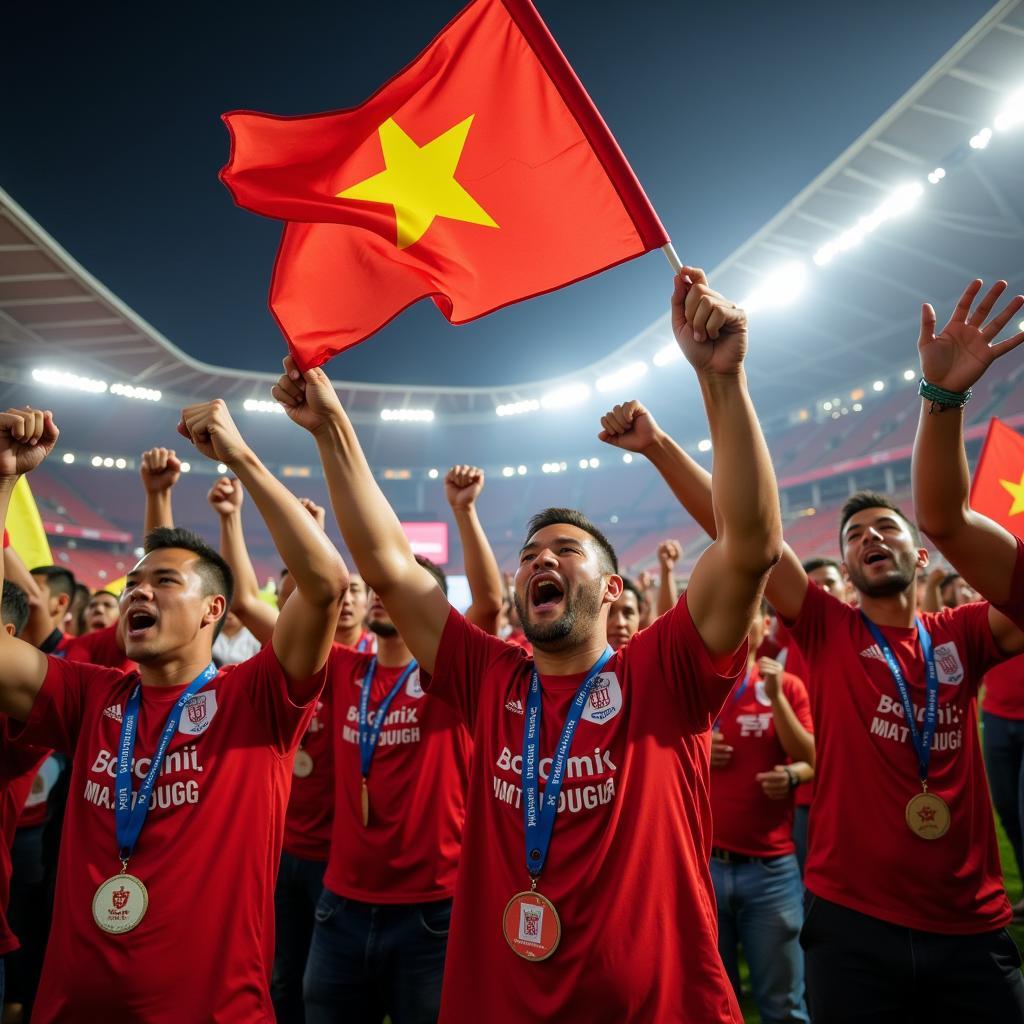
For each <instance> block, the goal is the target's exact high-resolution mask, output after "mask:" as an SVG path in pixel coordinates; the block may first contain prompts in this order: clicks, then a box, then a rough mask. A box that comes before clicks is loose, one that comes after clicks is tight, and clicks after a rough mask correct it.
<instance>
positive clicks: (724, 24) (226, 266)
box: [0, 0, 990, 385]
mask: <svg viewBox="0 0 1024 1024" xmlns="http://www.w3.org/2000/svg"><path fill="white" fill-rule="evenodd" d="M460 6H461V5H460V4H459V3H458V2H445V0H420V2H413V0H373V2H370V3H363V4H353V3H346V2H338V3H333V4H327V3H303V2H298V3H290V4H278V5H271V4H267V3H257V4H235V3H218V4H198V3H179V4H175V5H161V6H160V7H157V6H155V5H143V4H132V5H129V4H121V3H112V4H103V5H100V4H76V5H71V4H63V3H62V4H38V3H37V4H27V3H23V4H12V5H8V6H7V8H6V9H5V13H4V29H3V32H4V42H5V45H4V58H3V61H2V66H0V80H2V88H3V92H2V94H3V96H4V103H3V108H2V115H0V116H2V122H0V185H2V186H3V188H5V189H6V190H7V191H8V192H9V193H10V194H11V195H12V196H13V197H14V199H15V200H16V201H17V202H19V203H20V204H21V205H22V206H24V207H25V208H26V209H27V210H28V212H29V213H30V214H31V215H32V216H33V217H34V218H35V219H36V220H38V221H39V222H40V223H41V224H42V225H43V227H44V228H45V229H46V230H47V231H49V232H50V233H51V234H52V235H53V236H54V237H55V238H56V239H57V240H58V241H59V242H60V243H61V244H62V245H64V246H65V247H66V248H67V249H68V250H69V251H70V252H71V254H72V255H73V256H75V257H76V258H77V259H78V260H79V261H81V262H82V263H83V264H84V265H85V267H86V268H87V269H89V270H90V271H91V272H92V273H93V274H95V275H96V276H97V277H98V278H99V279H100V280H101V281H103V282H104V283H105V284H106V285H107V286H108V287H109V288H111V289H112V290H113V291H114V292H115V293H117V294H118V295H119V296H120V297H121V298H122V299H124V300H125V301H126V302H127V303H128V304H129V305H130V306H132V307H133V308H134V309H135V310H136V311H137V312H139V313H140V314H141V315H142V316H144V317H145V318H147V319H148V320H149V321H150V322H151V323H153V324H154V325H155V326H156V327H157V328H158V329H159V330H161V331H163V332H164V333H165V334H166V335H167V336H168V337H169V338H170V339H171V340H172V341H173V342H175V343H176V344H177V345H178V346H180V347H181V348H182V349H184V350H185V351H187V352H189V353H190V354H192V355H195V356H197V357H198V358H201V359H204V360H206V361H208V362H212V363H219V364H222V365H229V366H239V367H244V368H248V369H263V370H276V368H277V367H278V366H279V360H280V358H281V356H282V355H283V354H284V344H283V339H282V338H281V336H280V334H279V332H278V329H277V327H276V326H275V324H274V322H273V320H272V318H271V316H270V314H269V312H268V310H267V306H266V292H267V285H268V281H269V276H270V270H271V266H272V263H273V258H274V253H275V249H276V245H277V240H278V237H279V234H280V225H279V224H277V223H276V222H272V221H268V220H264V219H262V218H260V217H257V216H255V215H253V214H249V213H246V212H244V211H241V210H239V209H237V208H235V206H234V205H233V203H232V201H231V199H230V197H229V196H228V194H227V192H226V190H225V189H224V188H223V187H222V186H221V184H220V183H219V181H218V180H217V171H218V170H219V168H220V167H221V166H222V164H223V163H224V161H225V160H226V157H227V133H226V131H225V129H224V128H223V126H222V124H221V121H220V114H221V113H222V112H224V111H226V110H230V109H234V108H239V107H244V108H250V109H255V110H264V111H267V112H272V113H280V114H299V113H311V112H315V111H318V110H326V109H333V108H338V107H344V106H350V105H354V104H357V103H359V102H360V101H361V100H362V99H364V98H365V97H366V96H368V95H369V94H370V93H371V92H372V91H374V90H375V89H376V88H377V87H378V86H379V85H380V84H381V83H383V82H384V81H385V80H386V79H387V78H389V77H390V76H391V75H393V74H394V73H395V72H396V71H398V70H399V69H400V68H401V67H402V66H403V65H404V64H405V63H406V62H407V61H408V60H410V59H411V58H412V57H414V56H415V55H416V54H417V53H418V52H419V50H420V49H421V48H422V47H423V46H425V45H426V44H427V43H428V42H429V41H430V40H431V39H432V38H433V36H434V35H435V34H436V32H437V31H438V30H439V29H440V28H441V27H442V26H443V25H444V24H445V22H446V21H447V20H448V19H449V18H450V17H451V16H452V15H454V14H455V13H456V12H457V11H458V9H459V7H460ZM989 6H990V4H989V3H987V2H986V0H902V2H901V3H899V4H893V3H891V2H888V3H884V4H883V3H880V2H878V0H872V2H869V3H860V4H845V3H844V4H839V3H828V2H826V3H822V2H820V0H818V2H808V0H790V2H788V3H785V4H768V3H737V2H732V3H728V2H718V3H715V4H690V3H683V2H678V0H677V2H674V3H670V2H665V0H632V2H629V3H625V2H622V0H619V2H615V3H612V2H607V0H595V2H591V3H583V2H580V0H561V2H553V0H540V2H539V3H538V7H539V9H540V11H541V13H542V15H543V16H544V18H545V19H546V21H547V22H548V25H549V26H550V28H551V30H552V32H553V33H554V35H555V37H556V39H557V40H558V41H559V43H560V44H561V46H562V48H563V50H564V51H565V53H566V55H567V56H568V58H569V60H570V61H571V62H572V64H573V66H574V67H575V69H576V71H577V73H578V74H579V76H580V77H581V79H582V80H583V83H584V85H585V86H586V87H587V89H588V90H589V92H590V94H591V96H592V97H593V99H594V100H595V102H596V103H597V105H598V107H599V109H600V110H601V112H602V113H603V114H604V116H605V119H606V120H607V122H608V123H609V125H610V127H611V129H612V131H613V132H614V133H615V135H616V137H617V138H618V140H619V142H620V144H621V145H622V148H623V149H624V151H625V153H626V155H627V156H628V157H629V159H630V160H631V162H632V164H633V167H634V169H635V170H636V172H637V175H638V177H639V178H640V181H641V182H642V183H643V185H644V186H645V188H646V189H647V192H648V195H649V196H650V198H651V200H652V202H653V204H654V206H655V208H656V209H657V210H658V212H659V214H660V216H661V218H662V220H663V221H664V223H665V225H666V227H667V228H668V230H669V232H670V234H671V235H672V237H673V240H674V241H675V244H676V248H677V249H678V250H679V252H680V255H681V256H682V257H683V259H684V261H689V262H694V263H698V264H703V265H705V266H708V267H710V266H713V265H714V264H715V263H716V262H717V261H718V260H720V259H722V258H723V257H724V256H726V255H727V254H728V253H729V252H730V251H731V250H732V249H733V248H735V247H736V246H737V245H739V244H740V243H741V242H743V241H744V239H746V238H747V237H748V236H749V235H750V234H751V233H752V232H753V231H755V230H756V229H757V228H758V227H760V226H761V224H763V223H764V221H766V220H767V219H768V218H769V217H771V216H772V215H773V214H774V213H775V212H776V211H777V210H778V208H779V207H781V206H782V205H784V204H785V203H786V202H787V201H788V200H789V199H790V198H791V197H792V196H793V195H794V194H795V193H796V192H798V191H799V190H800V189H801V188H802V187H803V186H804V185H805V184H807V182H808V181H810V180H811V179H812V178H813V177H814V176H815V175H816V174H817V173H818V172H819V171H821V170H822V169H823V168H824V167H825V166H826V164H828V163H829V162H830V161H832V160H833V159H834V158H835V157H836V156H837V155H838V154H839V153H840V152H841V151H842V150H843V149H844V148H845V147H846V146H847V145H849V144H850V143H851V142H852V141H853V140H854V139H856V138H857V137H858V136H859V135H860V134H861V133H862V132H863V131H864V130H865V129H866V128H867V127H868V126H869V125H870V124H871V123H872V122H873V121H874V120H875V119H876V118H877V117H878V116H879V115H881V114H882V113H883V112H884V111H885V110H886V109H887V108H888V107H889V106H890V105H891V104H892V103H893V102H894V101H895V100H896V99H897V98H898V97H899V96H900V95H901V94H902V93H903V92H904V91H905V90H906V89H907V88H908V87H909V86H910V85H912V84H913V83H914V82H915V81H916V80H917V79H918V78H919V77H920V76H921V75H922V74H923V73H924V72H925V71H926V70H927V69H928V68H929V67H930V66H931V65H932V64H933V63H934V62H935V61H936V60H937V59H938V58H939V57H941V56H942V54H943V53H945V51H946V50H947V49H949V48H950V47H951V46H952V45H953V44H954V43H955V42H956V41H957V39H958V38H959V37H960V36H961V35H962V34H963V33H964V32H965V31H966V30H967V29H968V28H970V26H971V25H972V24H973V23H974V22H975V21H976V20H977V19H978V18H980V17H981V16H982V15H983V14H984V13H985V11H986V10H987V9H988V8H989ZM670 290H671V280H670V277H669V270H668V266H667V264H666V263H665V261H664V258H663V257H662V256H661V255H660V254H658V253H654V254H650V255H648V256H647V257H645V258H643V259H641V260H638V261H635V262H633V263H631V264H628V265H626V266H624V267H621V268H619V269H617V270H614V271H611V272H609V273H607V274H604V275H601V276H599V277H597V278H595V279H591V280H590V281H586V282H583V283H581V284H579V285H576V286H574V287H572V288H569V289H567V290H563V291H561V292H558V293H555V294H553V295H549V296H546V297H542V298H540V299H536V300H533V301H531V302H528V303H525V304H521V305H519V306H515V307H512V308H510V309H507V310H504V311H501V312H499V313H497V314H494V315H492V316H490V317H487V318H486V319H484V320H482V321H479V322H477V323H474V324H470V325H466V326H463V327H451V326H449V325H448V324H447V323H446V322H445V321H444V319H443V318H442V317H441V315H440V313H439V312H438V311H437V310H436V309H435V308H434V306H433V305H432V304H431V303H429V302H426V303H421V304H420V305H419V306H418V307H416V308H414V309H412V310H409V311H407V312H406V313H404V314H403V315H402V316H401V317H399V318H398V320H397V321H395V322H394V323H393V324H391V325H390V326H389V327H388V328H386V329H385V330H384V331H382V332H381V333H380V334H378V335H376V336H375V337H374V338H373V339H371V340H370V341H369V342H367V343H365V344H364V345H362V346H360V347H358V348H356V349H354V350H351V351H349V352H347V353H345V354H343V355H342V356H339V357H337V358H336V359H335V360H334V361H333V362H332V363H331V364H330V367H329V369H330V372H331V375H332V376H333V377H335V378H339V379H341V378H344V379H355V380H369V381H381V382H406V383H424V384H438V385H440V384H455V385H469V384H478V385H486V384H498V383H502V382H510V381H528V380H533V379H539V378H545V377H550V376H553V375H556V374H560V373H567V372H571V371H572V370H573V369H575V368H576V367H578V366H580V365H583V364H586V363H589V362H591V361H593V360H594V359H596V358H598V357H600V356H602V355H605V354H607V353H608V352H610V351H611V350H613V349H614V348H616V347H617V346H618V345H619V344H621V343H622V342H623V341H625V340H626V339H627V338H629V337H630V336H632V335H633V334H634V333H636V331H638V330H639V329H641V328H643V327H644V326H645V325H646V324H648V323H649V322H650V321H651V320H653V319H654V318H655V317H657V316H658V315H660V314H661V313H662V312H663V310H664V308H665V306H666V304H667V298H668V294H669V292H670Z"/></svg>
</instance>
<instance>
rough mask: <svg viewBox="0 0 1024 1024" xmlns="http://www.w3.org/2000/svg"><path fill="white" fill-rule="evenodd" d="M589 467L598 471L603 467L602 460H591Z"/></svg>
mask: <svg viewBox="0 0 1024 1024" xmlns="http://www.w3.org/2000/svg"><path fill="white" fill-rule="evenodd" d="M588 465H589V466H590V468H591V469H597V467H598V466H600V465H601V460H600V459H591V460H590V461H589V463H588Z"/></svg>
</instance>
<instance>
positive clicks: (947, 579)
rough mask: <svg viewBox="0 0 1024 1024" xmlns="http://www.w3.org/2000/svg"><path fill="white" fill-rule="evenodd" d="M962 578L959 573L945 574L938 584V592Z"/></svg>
mask: <svg viewBox="0 0 1024 1024" xmlns="http://www.w3.org/2000/svg"><path fill="white" fill-rule="evenodd" d="M962 578H963V577H961V575H960V573H958V572H949V573H946V575H945V576H943V577H942V582H941V583H940V584H939V590H945V589H946V587H948V586H949V585H950V583H956V581H957V580H959V579H962Z"/></svg>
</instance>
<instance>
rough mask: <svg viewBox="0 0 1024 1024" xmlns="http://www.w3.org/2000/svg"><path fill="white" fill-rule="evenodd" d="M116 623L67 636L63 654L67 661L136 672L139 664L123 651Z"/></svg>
mask: <svg viewBox="0 0 1024 1024" xmlns="http://www.w3.org/2000/svg"><path fill="white" fill-rule="evenodd" d="M117 627H118V623H116V622H115V623H114V624H113V625H111V626H105V627H104V628H103V629H96V630H93V631H92V632H91V633H83V634H82V635H81V636H69V637H68V643H67V647H66V648H65V653H64V656H65V657H66V658H67V659H68V661H87V662H88V663H89V664H90V665H102V666H104V667H105V668H116V669H119V670H120V671H122V672H137V671H138V668H139V666H138V665H136V664H135V662H134V661H132V660H131V658H129V657H128V656H127V655H126V654H125V653H124V647H123V646H122V645H121V640H120V638H119V637H118V634H117Z"/></svg>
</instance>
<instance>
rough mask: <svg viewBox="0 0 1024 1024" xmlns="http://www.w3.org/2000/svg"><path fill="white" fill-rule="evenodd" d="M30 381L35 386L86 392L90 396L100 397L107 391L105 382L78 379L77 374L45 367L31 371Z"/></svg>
mask: <svg viewBox="0 0 1024 1024" xmlns="http://www.w3.org/2000/svg"><path fill="white" fill-rule="evenodd" d="M32 379H33V380H34V381H35V382H36V383H37V384H48V385H49V386H50V387H54V388H69V389H70V390H72V391H86V392H88V393H89V394H92V395H102V394H103V393H104V392H105V391H106V390H107V382H106V381H105V380H96V379H95V378H93V377H80V376H79V375H78V374H77V373H68V372H66V371H64V370H52V369H50V368H49V367H46V366H39V367H36V369H34V370H33V371H32Z"/></svg>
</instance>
